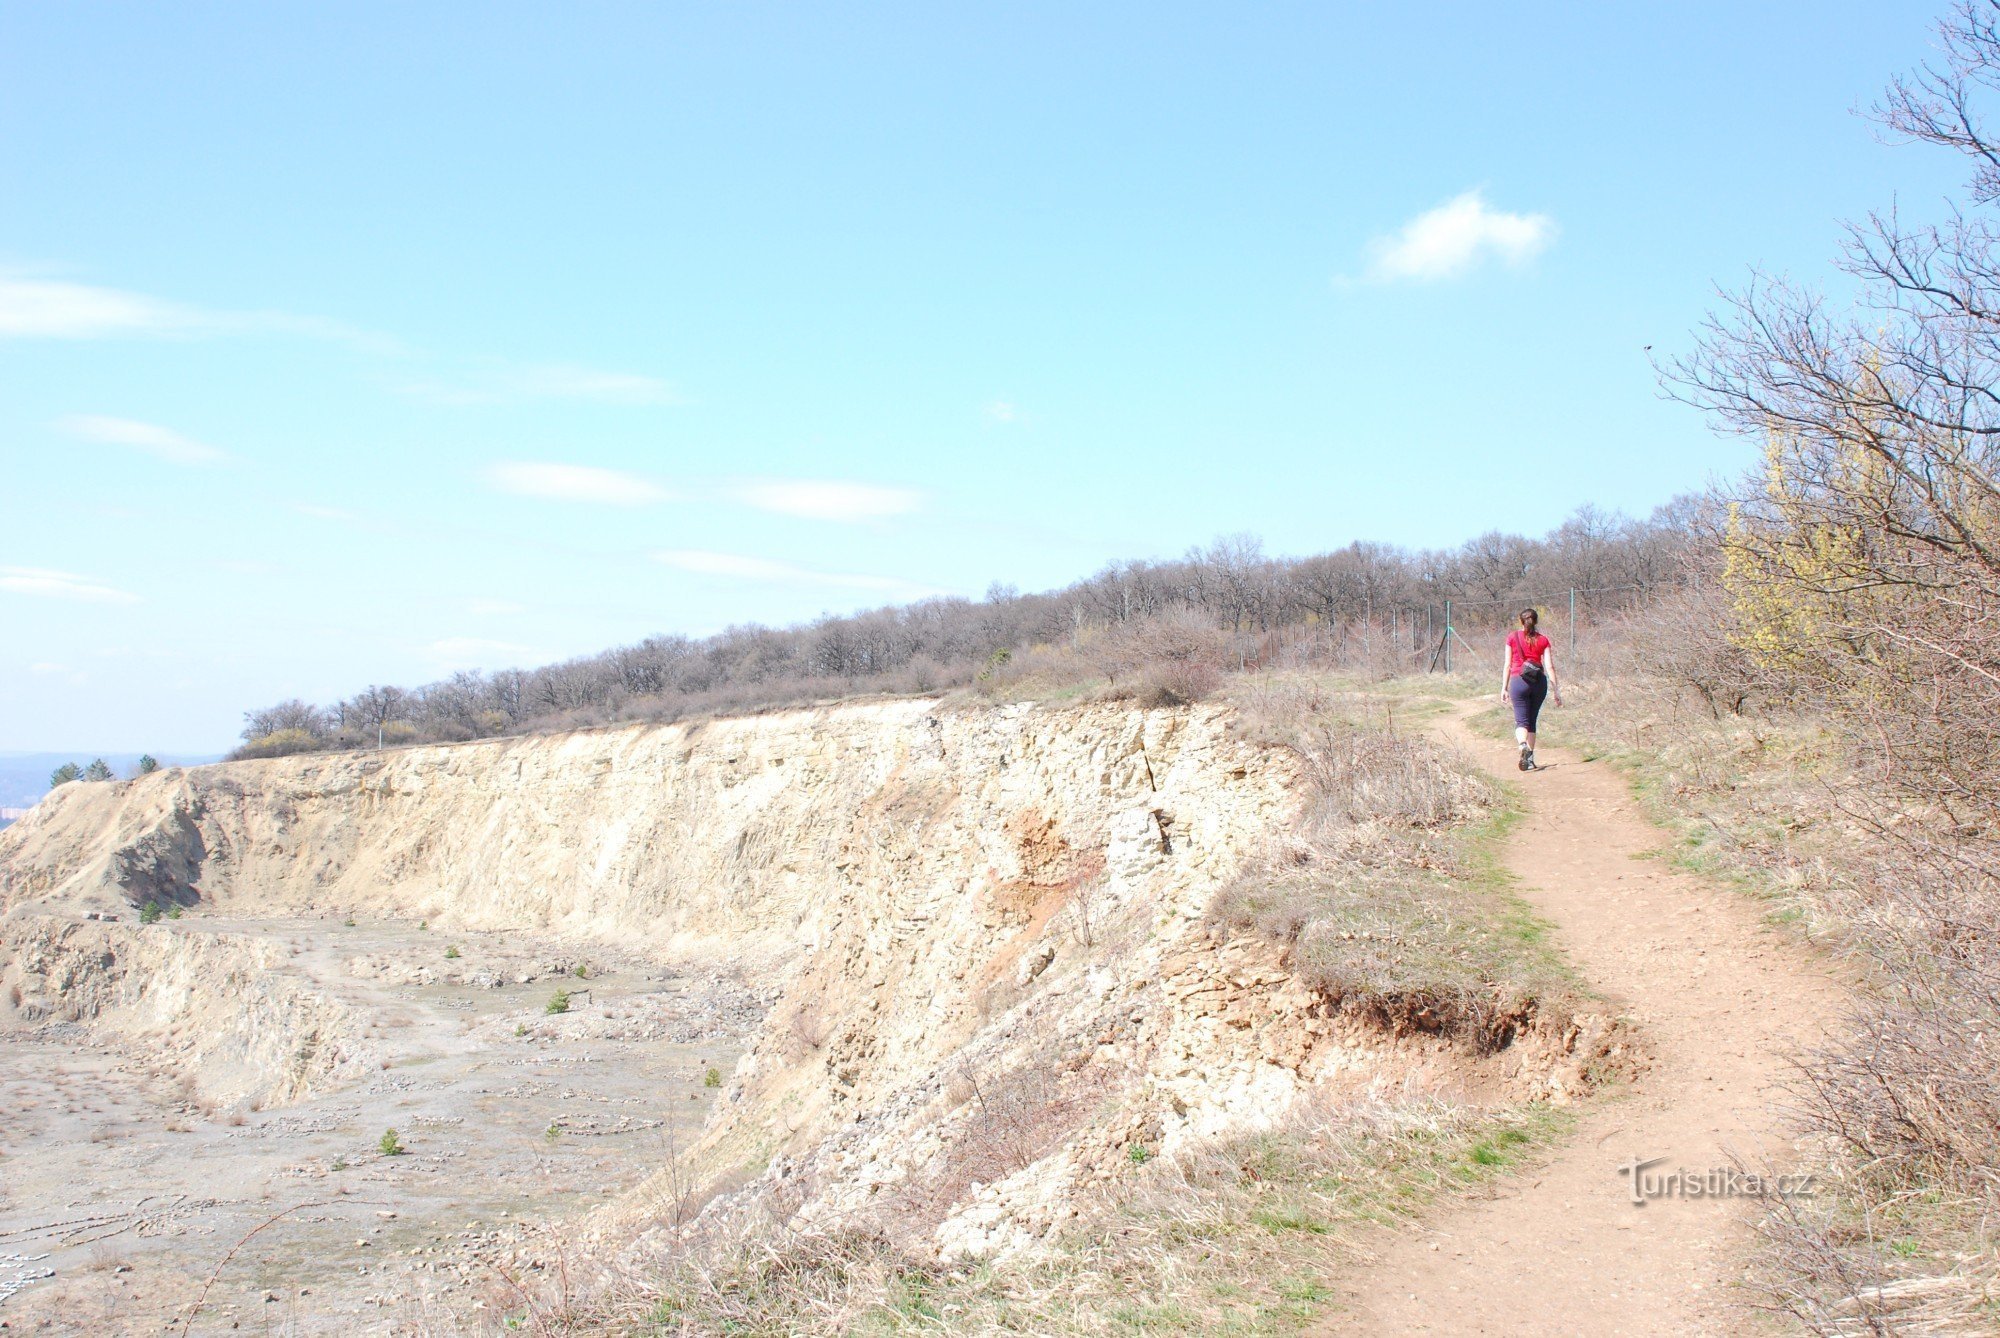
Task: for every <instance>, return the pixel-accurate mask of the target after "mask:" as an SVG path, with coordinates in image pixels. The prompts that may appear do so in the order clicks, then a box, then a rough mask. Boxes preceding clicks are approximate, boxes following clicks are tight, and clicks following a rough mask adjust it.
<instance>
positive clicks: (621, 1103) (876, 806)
mask: <svg viewBox="0 0 2000 1338" xmlns="http://www.w3.org/2000/svg"><path fill="white" fill-rule="evenodd" d="M1237 714H1238V713H1237V711H1236V709H1235V708H1234V707H1233V706H1232V705H1231V704H1229V703H1227V702H1215V703H1209V704H1203V705H1194V706H1177V707H1155V708H1146V707H1141V706H1138V705H1135V704H1132V703H1127V702H1094V703H1089V704H1081V705H1074V704H1072V705H1061V704H1051V705H1032V704H1012V705H1009V704H1000V705H987V704H982V703H945V702H939V701H936V700H930V699H906V700H878V701H872V702H859V703H852V704H846V705H836V706H827V707H819V708H810V709H799V710H787V711H778V712H772V713H768V714H764V715H759V716H753V717H747V718H741V719H715V720H705V721H698V722H683V723H677V724H670V725H630V726H621V727H615V728H604V729H595V730H586V731H577V732H572V733H567V734H551V735H542V736H531V737H522V738H506V739H495V740H486V741H479V742H472V743H463V744H452V745H427V746H419V747H410V748H402V749H391V750H387V751H382V752H354V753H333V754H314V755H308V756H301V757H292V758H280V759H271V760H262V761H243V762H233V763H224V764H218V765H213V766H207V767H201V768H194V769H189V770H180V769H166V770H163V771H160V772H158V773H155V774H152V775H148V776H144V777H140V778H138V779H135V780H131V781H124V782H117V783H111V784H101V785H89V786H84V785H72V786H68V787H64V788H63V789H62V790H59V791H58V792H56V793H55V794H54V795H52V796H51V797H50V798H49V799H47V800H46V801H44V802H43V803H42V804H40V805H39V806H37V807H36V808H35V809H34V810H33V811H32V812H31V813H30V814H29V816H28V817H27V818H25V819H24V820H22V821H21V822H19V823H17V824H15V825H14V826H13V827H11V828H10V829H8V830H7V831H6V832H5V833H4V834H0V906H4V916H0V1029H4V1030H0V1035H4V1038H5V1044H4V1048H0V1091H4V1092H5V1094H6V1102H7V1106H8V1108H9V1110H10V1111H12V1112H15V1114H14V1115H13V1117H11V1118H10V1119H9V1121H8V1122H7V1126H6V1128H5V1130H4V1132H0V1170H4V1178H3V1179H0V1183H4V1191H0V1298H4V1300H0V1320H4V1321H6V1322H7V1323H8V1325H9V1327H10V1328H11V1329H13V1330H15V1331H25V1332H110V1331H131V1332H152V1331H182V1330H183V1329H185V1330H187V1331H192V1332H208V1331H217V1332H220V1331H227V1330H228V1329H231V1328H234V1327H238V1326H242V1327H249V1328H253V1329H260V1330H263V1331H273V1332H298V1333H317V1332H332V1331H341V1330H344V1331H350V1332H352V1331H362V1332H384V1333H432V1332H436V1333H445V1332H486V1331H499V1330H500V1329H502V1328H505V1327H508V1326H510V1325H512V1326H515V1327H518V1326H519V1322H520V1319H521V1317H522V1316H523V1315H530V1314H535V1313H539V1312H538V1311H537V1309H536V1307H537V1306H538V1305H540V1304H543V1303H544V1302H545V1301H546V1298H547V1296H548V1294H549V1288H550V1287H551V1286H552V1285H555V1286H557V1287H558V1289H559V1290H562V1291H563V1292H564V1294H565V1295H567V1294H568V1293H569V1292H571V1291H582V1290H587V1289H588V1288H587V1287H586V1285H585V1283H584V1281H583V1279H584V1278H585V1277H586V1276H587V1277H588V1278H589V1279H592V1280H594V1281H593V1283H592V1285H606V1284H608V1282H610V1281H614V1280H616V1279H618V1278H620V1277H634V1276H644V1275H645V1274H646V1273H647V1271H648V1270H657V1268H658V1267H659V1266H660V1261H661V1260H662V1259H672V1258H686V1257H708V1258H714V1257H719V1256H718V1255H717V1253H716V1252H718V1251H724V1250H727V1249H730V1248H736V1249H740V1248H742V1245H743V1242H745V1241H747V1240H752V1239H768V1238H770V1236H771V1233H772V1232H774V1231H775V1232H780V1233H783V1234H785V1235H787V1236H788V1237H798V1236H812V1235H831V1234H838V1233H840V1232H843V1231H849V1230H852V1229H854V1228H855V1225H856V1224H857V1223H867V1224H868V1229H869V1230H871V1231H875V1232H877V1233H885V1234H886V1235H887V1236H888V1237H893V1239H894V1240H895V1242H896V1245H897V1248H898V1249H901V1250H906V1251H908V1252H910V1253H911V1256H912V1257H916V1258H923V1259H929V1260H934V1261H937V1262H938V1264H939V1266H941V1267H948V1266H953V1265H964V1266H973V1265H976V1266H988V1265H991V1264H994V1263H995V1262H998V1263H1002V1264H1004V1263H1005V1261H1008V1260H1012V1259H1032V1258H1034V1257H1036V1255H1037V1252H1038V1251H1045V1250H1047V1249H1048V1248H1050V1242H1052V1241H1053V1240H1055V1239H1057V1238H1058V1237H1059V1236H1060V1235H1061V1233H1062V1232H1063V1231H1064V1230H1065V1229H1066V1228H1068V1227H1069V1226H1071V1225H1073V1224H1074V1223H1075V1222H1077V1221H1078V1220H1079V1218H1081V1217H1088V1215H1089V1214H1090V1213H1091V1212H1092V1211H1093V1208H1092V1205H1093V1204H1095V1203H1098V1202H1099V1201H1100V1200H1101V1197H1102V1192H1103V1190H1104V1188H1105V1187H1106V1186H1107V1185H1113V1184H1115V1183H1117V1182H1118V1181H1120V1179H1121V1178H1122V1177H1129V1176H1131V1175H1133V1174H1135V1173H1137V1172H1138V1171H1139V1170H1141V1169H1142V1168H1144V1167H1145V1166H1146V1164H1147V1163H1149V1162H1156V1163H1159V1164H1170V1163H1173V1164H1178V1163H1179V1162H1182V1161H1185V1160H1186V1159H1187V1158H1189V1157H1193V1156H1198V1155H1199V1154H1200V1153H1201V1152H1202V1150H1203V1149H1204V1148H1208V1147H1212V1146H1215V1145H1218V1144H1221V1143H1224V1142H1226V1141H1227V1140H1230V1139H1232V1138H1239V1137H1242V1136H1245V1135H1254V1134H1257V1133H1258V1132H1260V1131H1268V1130H1272V1129H1274V1128H1278V1127H1280V1126H1283V1125H1284V1124H1285V1123H1286V1122H1287V1120H1288V1119H1291V1118H1292V1117H1293V1116H1294V1115H1296V1114H1297V1113H1298V1112H1299V1111H1301V1110H1302V1109H1305V1108H1307V1107H1311V1108H1313V1109H1316V1110H1325V1109H1329V1108H1337V1107H1338V1106H1339V1104H1340V1103H1341V1102H1344V1101H1363V1100H1369V1101H1377V1102H1379V1101H1382V1100H1385V1099H1387V1100H1396V1101H1411V1102H1421V1101H1427V1100H1431V1099H1434V1098H1438V1097H1446V1098H1449V1099H1451V1100H1454V1101H1461V1102H1471V1103H1474V1104H1475V1105H1476V1104H1478V1103H1481V1102H1490V1103H1509V1102H1511V1103H1520V1102H1532V1103H1554V1104H1556V1105H1562V1104H1566V1103H1567V1102H1569V1101H1570V1100H1572V1099H1573V1098H1574V1097H1575V1096H1576V1095H1578V1094H1580V1093H1581V1092H1582V1091H1583V1090H1584V1089H1585V1087H1586V1086H1587V1070H1588V1069H1589V1066H1590V1065H1591V1064H1593V1063H1599V1062H1601V1061H1602V1060H1603V1057H1604V1054H1605V1052H1606V1050H1607V1048H1611V1049H1615V1048H1616V1047H1615V1046H1614V1045H1612V1043H1611V1042H1610V1041H1608V1040H1607V1034H1608V1033H1607V1032H1606V1029H1605V1028H1604V1027H1603V1025H1601V1020H1600V1021H1599V1022H1593V1021H1591V1020H1590V1019H1589V1018H1588V1017H1585V1016H1582V1015H1579V1014H1575V1013H1573V1012H1572V1013H1565V1014H1563V1015H1562V1016H1560V1017H1557V1016H1555V1015H1554V1014H1552V1013H1549V1014H1546V1015H1545V1014H1544V1012H1538V1011H1537V1004H1536V1002H1535V1001H1534V1000H1532V999H1525V1000H1516V1001H1515V1002H1514V1003H1513V1004H1511V1005H1509V1007H1511V1008H1512V1009H1513V1011H1512V1012H1511V1013H1509V1014H1507V1015H1506V1016H1505V1017H1503V1018H1501V1019H1499V1020H1498V1021H1495V1020H1494V1019H1493V1018H1491V1017H1489V1018H1487V1019H1486V1020H1485V1021H1484V1022H1482V1023H1481V1024H1480V1025H1479V1026H1478V1027H1472V1026H1470V1025H1460V1024H1461V1021H1462V1020H1461V1019H1457V1018H1455V1017H1453V1016H1452V1015H1451V1009H1450V1005H1449V1004H1448V1002H1447V1001H1445V1000H1442V999H1441V998H1438V997H1430V996H1419V995H1417V994H1412V995H1410V996H1409V997H1406V998H1398V997H1394V996H1382V995H1377V996H1375V997H1370V998H1361V997H1358V996H1354V997H1348V998H1342V997H1341V996H1340V994H1339V992H1338V991H1333V992H1329V990H1328V989H1327V988H1326V987H1325V986H1324V984H1323V983H1318V982H1307V981H1305V980H1302V979H1301V978H1299V976H1298V974H1297V973H1296V972H1295V971H1294V970H1293V969H1291V967H1290V966H1289V965H1288V964H1287V955H1286V950H1285V945H1284V944H1283V943H1282V941H1279V940H1274V939H1273V937H1272V936H1270V935H1269V934H1263V933H1257V932H1252V931H1248V930H1241V929H1233V928H1231V927H1230V925H1229V924H1228V923H1226V922H1224V921H1221V920H1218V919H1217V918H1216V917H1215V916H1214V915H1213V914H1211V909H1212V905H1213V903H1214V902H1215V899H1216V897H1217V894H1218V893H1219V892H1220V891H1221V890H1223V889H1224V888H1225V887H1228V886H1230V885H1231V884H1232V882H1233V881H1237V880H1240V879H1241V877H1242V876H1243V874H1244V872H1245V870H1246V869H1248V868H1250V867H1251V866H1253V865H1256V864H1258V862H1259V861H1264V862H1269V861H1270V860H1272V859H1273V858H1274V851H1277V852H1279V853H1278V856H1277V857H1278V858H1280V860H1281V862H1282V847H1283V845H1284V843H1285V841H1287V840H1289V839H1293V838H1291V837H1289V836H1288V833H1291V832H1293V831H1294V830H1295V829H1296V828H1297V826H1298V824H1299V823H1300V821H1301V814H1302V810H1303V809H1304V808H1305V806H1306V804H1307V801H1308V795H1309V793H1310V791H1311V785H1310V784H1309V778H1308V776H1307V772H1308V771H1310V770H1311V762H1312V755H1311V754H1310V752H1309V751H1302V750H1301V749H1299V748H1297V747H1291V746H1274V745H1273V744H1272V743H1271V742H1269V741H1268V740H1258V739H1253V738H1250V737H1246V732H1245V731H1244V730H1242V729H1241V728H1240V727H1239V725H1238V722H1237V720H1236V716H1237ZM1440 756H1442V755H1440ZM1438 765H1442V763H1438ZM1370 827H1371V824H1370V823H1369V822H1368V821H1367V820H1365V819H1361V820H1356V821H1351V822H1349V823H1348V824H1347V825H1346V827H1344V828H1343V829H1342V831H1341V832H1340V833H1337V834H1336V837H1337V842H1338V843H1341V848H1342V849H1345V850H1347V851H1349V852H1350V853H1351V855H1352V857H1353V858H1354V859H1355V860H1356V861H1357V867H1365V866H1367V865H1369V864H1371V863H1379V862H1380V861H1379V859H1377V858H1376V857H1375V856H1373V855H1371V854H1370V851H1371V850H1375V849H1377V846H1378V845H1379V842H1376V843H1375V844H1371V842H1375V837H1373V836H1371V835H1370ZM1325 835H1326V834H1325V833H1321V836H1322V838H1325ZM1304 859H1305V856H1304V855H1298V856H1296V857H1295V862H1296V861H1302V860H1304ZM704 1251H706V1252H707V1253H706V1255H704V1254H703V1252H704ZM571 1270H574V1273H575V1276H571ZM552 1279H557V1280H558V1282H556V1283H552V1282H551V1280H552ZM537 1298H541V1300H538V1299H537ZM621 1331H627V1330H621Z"/></svg>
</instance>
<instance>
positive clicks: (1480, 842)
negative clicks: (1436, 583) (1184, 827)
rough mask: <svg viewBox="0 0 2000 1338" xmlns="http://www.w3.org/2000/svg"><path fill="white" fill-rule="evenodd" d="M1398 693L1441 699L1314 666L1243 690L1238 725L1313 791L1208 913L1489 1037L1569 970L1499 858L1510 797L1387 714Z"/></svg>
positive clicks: (1483, 1043) (1315, 981) (1330, 978)
mask: <svg viewBox="0 0 2000 1338" xmlns="http://www.w3.org/2000/svg"><path fill="white" fill-rule="evenodd" d="M1399 705H1400V706H1401V707H1402V712H1403V715H1404V718H1405V719H1409V718H1411V717H1413V716H1416V717H1421V716H1423V715H1425V714H1428V713H1430V712H1431V710H1433V709H1434V705H1435V704H1434V703H1432V702H1428V701H1425V700H1423V699H1417V700H1415V701H1411V700H1404V701H1402V702H1400V703H1399V702H1397V701H1395V700H1393V699H1388V698H1382V697H1378V696H1376V695H1373V694H1369V695H1367V696H1357V695H1356V694H1354V693H1349V692H1342V691H1340V690H1339V688H1338V687H1337V686H1335V685H1330V684H1328V683H1326V682H1324V681H1322V680H1316V679H1311V678H1299V679H1289V680H1278V681H1275V682H1271V683H1266V684H1262V685H1257V686H1255V687H1254V688H1249V689H1246V693H1245V697H1244V699H1243V700H1242V703H1241V705H1240V708H1239V722H1238V723H1239V728H1241V729H1242V730H1243V731H1244V732H1245V733H1246V734H1248V735H1249V736H1250V737H1253V738H1257V739H1259V740H1261V741H1265V742H1268V743H1272V744H1276V745H1279V746H1283V747H1286V748H1288V749H1290V750H1291V751H1292V752H1294V753H1295V754H1296V755H1297V756H1298V758H1299V760H1300V765H1301V770H1302V774H1303V777H1304V779H1305V781H1306V787H1307V803H1306V807H1305V810H1304V812H1303V813H1302V814H1301V816H1300V819H1299V822H1298V824H1297V826H1296V828H1295V829H1294V831H1293V832H1291V833H1290V834H1288V835H1287V836H1286V837H1285V838H1284V839H1282V840H1280V841H1279V842H1277V843H1276V844H1275V846H1274V847H1273V848H1272V849H1271V850H1270V851H1269V852H1267V853H1266V855H1265V856H1264V857H1263V858H1262V859H1260V860H1257V861H1255V862H1253V863H1252V865H1251V866H1250V867H1249V868H1247V869H1246V870H1245V871H1244V873H1243V875H1242V876H1241V877H1239V878H1238V879H1237V880H1236V882H1235V883H1234V884H1232V885H1231V886H1230V887H1229V888H1228V889H1227V890H1226V891H1225V892H1224V893H1223V894H1222V895H1221V896H1220V897H1218V898H1217V899H1216V902H1215V904H1214V906H1213V907H1212V908H1211V911H1210V914H1211V916H1212V918H1213V919H1215V920H1216V921H1217V922H1218V923H1220V924H1223V925H1226V926H1228V927H1229V928H1232V929H1238V930H1243V929H1248V930H1252V931H1254V932H1257V933H1261V934H1264V935H1266V936H1268V937H1270V938H1273V939H1276V940H1278V941H1280V942H1283V943H1285V944H1287V945H1288V950H1287V964H1288V965H1289V966H1290V967H1291V968H1292V970H1293V971H1294V972H1296V973H1297V974H1298V975H1299V976H1300V978H1301V979H1303V980H1305V981H1306V982H1307V983H1309V984H1310V985H1312V986H1313V987H1314V988H1315V989H1317V990H1318V991H1320V992H1321V993H1322V994H1324V995H1326V996H1328V997H1329V998H1331V999H1333V1000H1335V1001H1337V1002H1338V1003H1340V1004H1341V1005H1342V1006H1344V1007H1348V1008H1351V1009H1355V1010H1359V1011H1362V1012H1365V1013H1368V1014H1369V1015H1370V1016H1372V1017H1373V1018H1375V1019H1376V1020H1378V1021H1381V1022H1384V1023H1386V1024H1388V1025H1389V1026H1390V1027H1391V1028H1392V1029H1394V1030H1399V1031H1400V1030H1405V1029H1410V1028H1415V1029H1422V1030H1428V1031H1440V1032H1445V1033H1448V1034H1457V1035H1460V1036H1462V1037H1464V1038H1466V1039H1468V1040H1471V1041H1473V1042H1474V1043H1475V1044H1476V1045H1478V1046H1479V1047H1480V1048H1482V1049H1490V1048H1495V1047H1497V1046H1499V1045H1502V1044H1504V1043H1506V1041H1507V1040H1509V1039H1511V1035H1512V1031H1513V1028H1514V1027H1515V1026H1516V1025H1517V1024H1518V1022H1519V1020H1520V1019H1522V1018H1523V1017H1524V1016H1525V1015H1528V1014H1531V1013H1533V1012H1535V1011H1537V1010H1543V1009H1546V1008H1549V1007H1551V1006H1553V1007H1556V1008H1561V1007H1565V1006H1566V1005H1567V1003H1568V1000H1569V998H1570V996H1572V995H1573V994H1574V993H1575V991H1576V986H1575V982H1574V981H1573V979H1572V978H1571V977H1570V975H1569V973H1568V972H1567V970H1566V969H1565V968H1564V967H1563V965H1562V963H1561V961H1560V959H1559V958H1557V956H1556V955H1555V954H1554V952H1553V951H1552V950H1551V949H1550V948H1549V946H1548V943H1547V930H1546V926H1545V925H1544V924H1542V923H1541V921H1539V920H1538V919H1537V918H1536V917H1535V916H1534V915H1533V914H1532V913H1531V912H1530V911H1529V910H1528V908H1527V907H1526V905H1525V904H1524V903H1523V902H1521V901H1520V900H1519V899H1518V898H1516V897H1515V896H1514V895H1513V894H1512V892H1511V890H1510V888H1509V885H1508V883H1507V880H1506V877H1505V875H1504V874H1503V873H1502V872H1501V870H1500V869H1499V867H1498V865H1497V863H1496V862H1495V860H1494V857H1493V850H1494V849H1495V847H1496V844H1497V839H1498V838H1499V837H1500V836H1501V835H1503V834H1504V832H1505V831H1506V829H1507V827H1508V825H1509V824H1510V823H1511V822H1512V821H1513V820H1514V816H1515V813H1516V810H1515V809H1514V808H1513V807H1512V805H1511V803H1510V801H1509V799H1508V797H1507V796H1506V795H1505V794H1504V793H1503V792H1502V791H1500V790H1499V789H1497V788H1496V787H1494V786H1493V785H1491V784H1489V783H1488V782H1487V781H1485V780H1484V779H1483V778H1482V777H1480V776H1479V774H1478V773H1477V771H1476V770H1475V769H1474V767H1473V766H1472V764H1471V763H1470V762H1469V761H1467V760H1466V759H1465V758H1463V757H1460V756H1458V755H1457V754H1456V753H1455V751H1454V750H1452V749H1450V748H1448V747H1447V746H1445V745H1443V744H1441V743H1439V742H1437V741H1435V740H1433V739H1431V738H1429V737H1427V736H1425V735H1423V734H1419V733H1416V732H1413V731H1411V730H1408V729H1400V728H1398V727H1396V725H1395V724H1394V717H1395V714H1396V710H1397V707H1398V706H1399Z"/></svg>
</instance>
